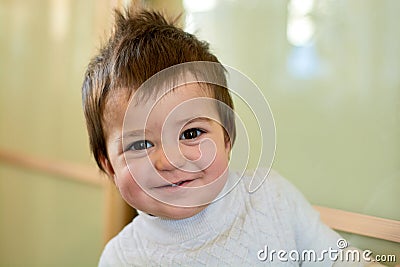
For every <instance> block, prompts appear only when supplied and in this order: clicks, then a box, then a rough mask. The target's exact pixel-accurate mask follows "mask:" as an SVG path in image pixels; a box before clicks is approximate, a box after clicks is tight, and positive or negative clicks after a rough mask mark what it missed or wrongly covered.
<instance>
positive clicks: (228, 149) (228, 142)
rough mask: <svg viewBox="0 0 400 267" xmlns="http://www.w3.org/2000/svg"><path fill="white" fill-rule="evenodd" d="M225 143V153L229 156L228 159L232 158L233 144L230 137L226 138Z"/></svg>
mask: <svg viewBox="0 0 400 267" xmlns="http://www.w3.org/2000/svg"><path fill="white" fill-rule="evenodd" d="M224 139H225V140H224V141H225V151H226V153H227V154H228V157H230V155H231V149H232V143H231V139H230V138H229V137H228V136H225V137H224Z"/></svg>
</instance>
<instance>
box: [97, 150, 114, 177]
mask: <svg viewBox="0 0 400 267" xmlns="http://www.w3.org/2000/svg"><path fill="white" fill-rule="evenodd" d="M100 163H101V166H102V167H103V169H104V171H105V172H106V173H107V175H108V177H110V178H111V179H112V180H113V181H114V179H115V172H114V168H113V167H112V165H111V163H110V161H109V160H108V159H107V158H106V157H104V156H100ZM114 183H115V181H114Z"/></svg>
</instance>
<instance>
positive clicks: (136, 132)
mask: <svg viewBox="0 0 400 267" xmlns="http://www.w3.org/2000/svg"><path fill="white" fill-rule="evenodd" d="M145 132H146V131H145V130H132V131H127V132H125V133H123V134H122V135H121V136H119V137H118V138H116V139H115V140H114V141H115V142H120V141H121V140H122V139H123V138H128V137H138V136H143V135H145Z"/></svg>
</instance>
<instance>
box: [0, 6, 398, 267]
mask: <svg viewBox="0 0 400 267" xmlns="http://www.w3.org/2000/svg"><path fill="white" fill-rule="evenodd" d="M127 2H128V1H117V0H115V1H111V0H102V1H95V0H85V1H78V0H47V1H45V0H12V1H11V0H1V1H0V149H1V150H7V151H16V152H21V153H27V154H29V155H36V156H38V157H41V156H43V157H47V158H54V159H61V160H65V161H69V162H74V163H80V164H84V165H90V166H94V163H93V161H92V160H91V159H90V154H89V149H88V142H87V135H86V129H85V125H84V119H83V115H82V111H81V96H80V86H81V83H82V77H83V74H84V70H85V67H86V65H87V63H88V61H89V59H90V57H91V56H92V55H93V54H94V53H95V51H96V49H97V48H99V46H100V43H101V42H102V41H104V40H105V38H106V37H105V36H106V34H107V33H108V32H109V29H110V27H111V23H112V8H113V7H115V6H123V5H125V4H126V3H127ZM145 2H147V4H149V5H150V6H153V7H154V8H157V9H162V10H164V11H165V12H166V13H169V14H171V15H176V14H178V13H180V12H182V11H183V10H184V9H185V13H184V15H183V17H182V18H183V20H182V26H184V27H185V28H186V29H187V30H188V31H192V32H195V33H196V34H197V35H199V37H200V38H202V39H204V40H207V41H209V42H210V43H211V48H212V50H213V51H214V52H215V53H216V54H217V56H218V57H219V58H220V59H221V61H222V62H223V63H225V64H227V65H230V66H232V67H234V68H236V69H238V70H239V71H241V72H243V73H244V74H246V75H247V76H249V77H250V78H251V79H252V80H253V81H254V82H255V83H256V84H257V85H258V86H259V87H260V89H261V90H262V91H263V93H264V95H265V97H266V98H267V100H268V101H269V104H270V106H271V109H272V112H273V115H274V118H275V123H276V131H277V150H276V156H275V161H274V163H273V168H274V169H276V170H278V171H279V172H280V173H281V174H282V175H284V176H285V177H287V178H288V179H289V180H290V181H292V182H293V183H294V184H295V185H296V186H297V187H298V188H299V189H300V190H301V191H302V192H303V193H304V194H305V195H306V197H307V198H308V199H309V200H310V201H311V202H312V203H313V204H319V205H324V206H327V207H332V208H338V209H343V210H348V211H353V212H359V213H363V214H368V215H373V216H379V217H383V218H389V219H395V220H400V209H399V206H398V203H400V193H399V192H400V138H399V135H400V105H399V103H400V60H399V59H400V28H399V27H398V17H397V16H398V15H397V14H398V12H399V11H400V2H398V1H396V0H383V1H374V0H363V1H361V0H351V1H344V0H337V1H330V0H314V1H312V0H303V1H294V0H291V1H287V0H270V1H264V0H247V1H241V0H215V1H213V0H202V1H190V0H189V1H188V0H186V1H183V2H182V1H180V0H165V1H162V0H157V1H156V0H152V1H151V0H148V1H145ZM196 3H197V4H196ZM239 112H240V111H239ZM253 145H254V144H253ZM251 164H253V165H254V163H251ZM56 178H57V177H54V175H44V174H42V173H38V172H33V171H30V170H27V169H21V168H16V167H15V166H13V165H9V164H7V163H4V162H0V266H94V265H96V264H97V261H98V257H99V255H100V253H101V250H102V247H103V231H104V227H105V226H104V216H105V214H104V205H105V201H106V200H105V196H104V192H103V190H102V188H101V187H96V186H90V185H87V184H83V183H76V182H73V181H70V180H63V179H56ZM99 179H104V177H100V176H99ZM345 236H346V238H347V239H348V240H349V241H350V242H351V243H353V244H354V245H356V246H358V247H360V248H364V249H371V250H373V251H374V252H375V253H381V254H385V253H386V254H388V253H390V254H393V253H397V254H396V255H397V258H398V259H400V254H399V251H400V245H399V244H397V243H393V242H384V241H379V240H374V239H372V238H365V237H360V236H355V235H346V234H345Z"/></svg>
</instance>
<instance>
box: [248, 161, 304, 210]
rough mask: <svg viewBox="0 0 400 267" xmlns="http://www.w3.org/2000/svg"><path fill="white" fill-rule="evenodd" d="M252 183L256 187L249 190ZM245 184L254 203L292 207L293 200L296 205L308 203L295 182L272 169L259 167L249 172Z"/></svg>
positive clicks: (252, 186)
mask: <svg viewBox="0 0 400 267" xmlns="http://www.w3.org/2000/svg"><path fill="white" fill-rule="evenodd" d="M250 184H252V185H251V188H255V189H254V190H252V192H249V191H251V190H249V189H250V188H249V185H250ZM243 186H244V187H245V188H244V190H246V191H247V192H249V193H248V195H249V198H250V200H251V201H252V203H254V204H265V203H266V202H271V203H274V206H280V207H281V208H283V207H287V208H291V207H293V205H292V204H293V202H296V205H301V204H304V203H303V202H305V203H308V202H307V201H306V200H305V199H304V196H303V195H302V194H301V193H300V192H299V191H298V190H297V188H296V187H295V186H294V185H293V184H291V183H290V182H289V181H288V180H287V179H285V178H284V177H283V176H281V175H280V174H279V173H278V172H276V171H275V170H272V169H271V170H269V171H268V170H267V169H257V170H256V171H254V172H252V173H249V174H247V175H246V176H245V177H244V183H243ZM260 202H261V203H260Z"/></svg>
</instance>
